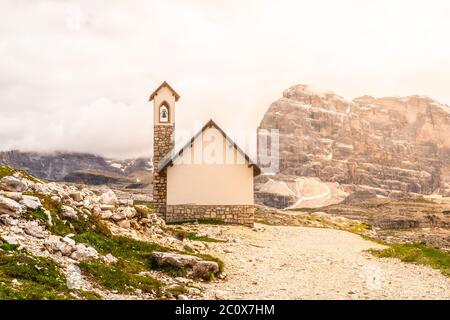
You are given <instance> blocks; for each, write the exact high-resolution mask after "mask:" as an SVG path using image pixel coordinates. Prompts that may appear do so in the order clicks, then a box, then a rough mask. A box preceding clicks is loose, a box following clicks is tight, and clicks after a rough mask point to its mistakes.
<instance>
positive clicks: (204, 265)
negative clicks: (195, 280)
mask: <svg viewBox="0 0 450 320" xmlns="http://www.w3.org/2000/svg"><path fill="white" fill-rule="evenodd" d="M192 271H193V273H194V276H196V277H199V278H202V279H205V280H209V279H210V278H211V275H216V274H218V273H219V265H218V264H217V262H214V261H199V262H197V263H196V264H195V265H194V267H193V268H192Z"/></svg>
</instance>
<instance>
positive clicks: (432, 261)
mask: <svg viewBox="0 0 450 320" xmlns="http://www.w3.org/2000/svg"><path fill="white" fill-rule="evenodd" d="M369 252H370V253H372V254H373V255H375V256H377V257H382V258H398V259H400V260H401V261H403V262H409V263H415V264H421V265H425V266H430V267H432V268H434V269H437V270H440V271H441V272H442V274H444V275H445V276H447V277H450V253H448V252H446V251H444V250H441V249H438V248H435V247H431V246H427V245H424V244H419V243H416V244H391V245H390V247H389V248H387V249H384V250H374V249H372V250H369Z"/></svg>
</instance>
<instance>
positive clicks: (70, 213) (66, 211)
mask: <svg viewBox="0 0 450 320" xmlns="http://www.w3.org/2000/svg"><path fill="white" fill-rule="evenodd" d="M61 215H62V216H63V217H64V218H68V219H78V214H77V212H76V211H75V209H74V208H72V207H69V206H62V212H61Z"/></svg>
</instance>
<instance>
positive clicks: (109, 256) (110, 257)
mask: <svg viewBox="0 0 450 320" xmlns="http://www.w3.org/2000/svg"><path fill="white" fill-rule="evenodd" d="M103 261H105V262H106V263H108V264H110V263H116V262H117V261H119V259H117V258H116V257H114V256H113V255H112V254H111V253H108V254H107V255H106V256H104V257H103Z"/></svg>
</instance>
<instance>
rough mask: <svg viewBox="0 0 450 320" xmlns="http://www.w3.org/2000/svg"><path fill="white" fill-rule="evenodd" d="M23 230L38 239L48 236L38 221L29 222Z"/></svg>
mask: <svg viewBox="0 0 450 320" xmlns="http://www.w3.org/2000/svg"><path fill="white" fill-rule="evenodd" d="M23 230H24V231H25V233H26V234H28V235H29V236H32V237H35V238H38V239H44V238H45V237H46V234H45V232H44V230H43V228H42V227H41V226H40V225H38V223H37V221H30V222H28V223H27V224H26V225H25V226H24V228H23Z"/></svg>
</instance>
